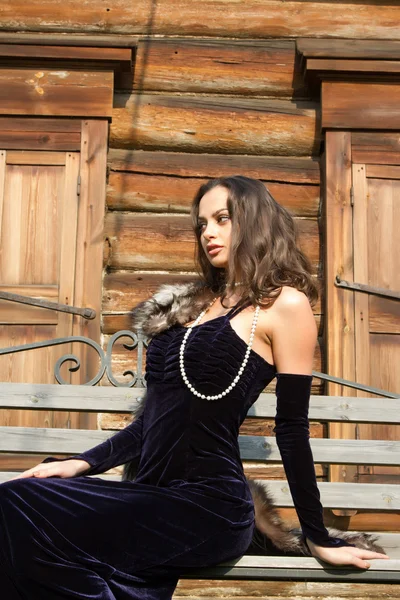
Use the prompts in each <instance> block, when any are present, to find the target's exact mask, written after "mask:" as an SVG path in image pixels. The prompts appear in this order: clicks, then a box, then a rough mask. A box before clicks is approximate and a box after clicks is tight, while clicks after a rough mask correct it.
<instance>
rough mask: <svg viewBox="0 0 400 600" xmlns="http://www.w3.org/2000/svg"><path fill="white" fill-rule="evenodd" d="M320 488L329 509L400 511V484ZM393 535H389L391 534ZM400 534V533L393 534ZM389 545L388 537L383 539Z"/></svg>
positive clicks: (281, 488)
mask: <svg viewBox="0 0 400 600" xmlns="http://www.w3.org/2000/svg"><path fill="white" fill-rule="evenodd" d="M17 474H18V472H17V471H0V483H4V482H5V481H9V480H10V479H12V478H13V477H15V476H16V475H17ZM96 477H101V478H103V479H109V480H112V481H120V479H121V477H120V476H119V475H96ZM258 481H259V482H260V483H264V484H265V486H266V487H267V489H268V490H269V491H270V493H271V495H272V497H273V500H274V504H275V505H276V506H279V507H285V508H286V507H292V506H293V500H292V496H291V494H290V490H289V486H288V484H287V482H286V480H279V481H274V480H262V479H259V480H258ZM318 488H319V490H320V493H321V501H322V504H323V506H324V507H325V508H335V509H353V510H354V509H358V510H379V511H384V510H400V485H396V484H383V483H365V484H363V483H334V482H319V483H318ZM387 535H389V534H387ZM390 535H394V536H397V534H390ZM390 539H391V540H392V541H391V543H392V545H391V546H389V547H390V548H395V547H396V546H394V545H393V544H397V545H398V547H399V550H398V552H399V556H398V557H399V558H400V534H399V535H398V537H395V538H393V537H392V538H390ZM393 540H394V541H393ZM382 543H383V544H384V546H385V548H386V544H387V543H388V542H387V540H386V538H385V541H384V542H382Z"/></svg>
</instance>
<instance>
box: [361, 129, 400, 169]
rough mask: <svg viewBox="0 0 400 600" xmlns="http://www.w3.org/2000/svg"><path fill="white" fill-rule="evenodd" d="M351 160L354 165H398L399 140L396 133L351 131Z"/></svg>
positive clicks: (399, 155) (399, 153)
mask: <svg viewBox="0 0 400 600" xmlns="http://www.w3.org/2000/svg"><path fill="white" fill-rule="evenodd" d="M351 152H352V160H353V162H355V163H361V164H364V163H372V164H375V165H400V139H399V136H398V134H397V133H382V132H379V134H378V135H377V134H376V133H375V132H374V133H371V132H368V131H352V133H351Z"/></svg>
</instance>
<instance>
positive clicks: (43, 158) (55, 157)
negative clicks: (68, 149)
mask: <svg viewBox="0 0 400 600" xmlns="http://www.w3.org/2000/svg"><path fill="white" fill-rule="evenodd" d="M6 163H7V164H8V165H49V166H50V165H54V166H58V165H65V152H46V151H35V150H9V151H8V152H7V158H6Z"/></svg>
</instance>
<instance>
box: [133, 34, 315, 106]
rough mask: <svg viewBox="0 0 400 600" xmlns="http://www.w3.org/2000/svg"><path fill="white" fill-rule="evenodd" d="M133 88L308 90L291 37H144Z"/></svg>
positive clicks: (245, 92) (271, 93) (251, 91)
mask: <svg viewBox="0 0 400 600" xmlns="http://www.w3.org/2000/svg"><path fill="white" fill-rule="evenodd" d="M128 84H129V80H127V85H128ZM130 88H131V89H132V88H133V89H135V90H148V91H164V92H194V93H215V94H242V95H250V94H251V95H259V96H278V97H281V96H289V97H290V96H293V95H295V96H296V97H299V96H301V95H304V93H305V92H304V84H303V81H302V77H301V74H300V72H299V69H298V66H297V64H296V53H295V43H294V41H292V40H265V41H257V40H246V41H241V40H240V41H238V40H210V39H182V38H173V39H157V38H156V39H154V38H144V39H142V40H141V41H140V42H139V45H138V49H137V55H136V63H135V73H134V78H132V77H131V81H130Z"/></svg>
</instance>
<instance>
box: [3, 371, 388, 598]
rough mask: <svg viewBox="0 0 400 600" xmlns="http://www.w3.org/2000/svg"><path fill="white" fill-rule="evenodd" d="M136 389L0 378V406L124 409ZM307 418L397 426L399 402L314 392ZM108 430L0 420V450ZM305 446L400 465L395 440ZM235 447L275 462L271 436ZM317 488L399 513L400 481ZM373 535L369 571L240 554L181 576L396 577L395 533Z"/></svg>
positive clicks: (85, 440) (276, 485) (334, 501)
mask: <svg viewBox="0 0 400 600" xmlns="http://www.w3.org/2000/svg"><path fill="white" fill-rule="evenodd" d="M142 394H143V389H140V388H126V387H125V388H123V387H120V388H113V387H105V386H104V387H89V386H60V385H39V384H12V383H2V384H0V398H1V401H0V406H1V408H7V409H29V410H31V409H35V410H46V411H48V410H55V411H59V410H61V411H65V410H68V411H82V410H84V411H92V412H101V413H124V412H126V413H130V412H131V411H132V410H133V409H134V408H135V407H136V406H137V402H138V398H139V397H140V396H141V395H142ZM275 406H276V399H275V396H274V395H273V394H261V396H260V398H259V399H258V400H257V402H256V404H255V405H254V406H253V407H252V409H251V410H250V411H249V414H248V416H249V418H254V419H260V418H268V417H271V418H273V417H274V415H275ZM310 420H316V421H319V422H329V421H330V422H333V421H336V422H338V421H346V422H349V421H350V422H351V421H353V422H358V423H390V424H400V400H399V399H381V398H380V399H376V398H353V397H351V398H350V397H346V398H345V397H333V396H332V397H329V396H313V397H312V400H311V408H310ZM109 435H110V432H109V431H100V430H98V431H88V430H73V429H45V428H35V427H11V426H9V427H7V426H4V427H0V452H7V453H24V454H26V453H32V454H39V453H40V454H46V455H50V454H51V455H54V454H67V455H68V454H76V453H79V452H82V451H84V450H86V449H88V448H90V447H92V446H94V445H95V444H98V443H99V442H101V441H103V440H105V439H106V438H107V437H108V436H109ZM311 445H312V449H313V453H314V459H315V462H316V463H321V464H329V463H335V464H348V465H352V464H354V465H356V464H361V465H390V466H399V465H400V442H393V441H379V440H377V441H360V440H330V439H312V440H311ZM240 449H241V455H242V458H243V460H244V461H262V462H265V463H279V462H280V455H279V451H278V448H277V446H276V442H275V439H274V438H273V437H263V436H253V435H246V436H240ZM14 474H15V473H12V472H5V471H3V472H0V481H1V482H4V481H6V480H8V479H9V478H11V477H12V476H14ZM104 477H114V478H116V477H118V476H117V475H104ZM268 487H269V489H270V490H271V491H272V493H273V496H274V498H275V500H276V504H277V505H278V506H280V507H291V506H293V504H292V499H291V496H290V492H289V489H288V486H287V483H286V481H282V480H279V481H268ZM319 488H320V491H321V497H322V502H323V505H324V507H325V508H332V509H347V510H348V509H350V510H352V509H355V510H367V511H377V512H379V513H382V512H387V511H397V513H398V512H399V511H400V485H399V484H372V483H371V484H357V483H355V484H350V483H328V482H326V483H320V484H319ZM378 535H379V540H378V541H379V543H380V544H381V545H382V546H383V547H384V548H385V549H386V551H387V552H388V554H389V555H390V560H386V561H378V560H375V561H371V563H372V566H371V568H370V569H369V570H367V571H360V570H358V569H357V570H356V569H351V568H335V567H332V566H329V565H326V564H321V563H319V562H318V561H317V560H315V559H314V558H306V557H299V558H288V557H268V556H266V557H259V556H244V557H242V558H239V559H238V560H236V561H232V562H230V563H229V564H223V565H219V566H217V567H214V568H210V569H196V570H193V571H190V572H189V571H188V572H187V574H185V578H190V579H201V578H205V579H264V580H285V579H289V580H297V581H305V580H307V581H319V580H325V581H346V582H358V583H360V582H381V584H388V583H392V584H393V583H400V533H397V532H393V533H381V534H378ZM397 587H398V586H394V588H397ZM399 590H400V586H399V588H398V591H399ZM399 596H400V591H399ZM392 597H394V595H393V596H392ZM396 597H397V595H396Z"/></svg>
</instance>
